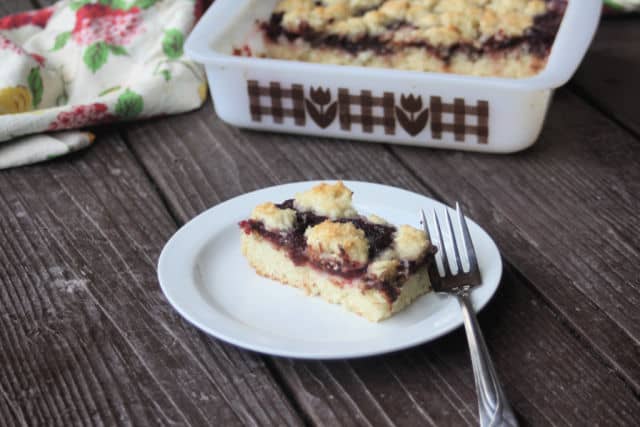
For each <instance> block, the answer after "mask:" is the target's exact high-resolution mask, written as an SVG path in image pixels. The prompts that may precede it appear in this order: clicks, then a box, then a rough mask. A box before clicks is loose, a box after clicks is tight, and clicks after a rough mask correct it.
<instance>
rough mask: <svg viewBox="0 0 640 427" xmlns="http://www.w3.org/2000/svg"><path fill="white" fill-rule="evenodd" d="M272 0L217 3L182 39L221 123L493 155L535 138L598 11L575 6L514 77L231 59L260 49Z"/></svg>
mask: <svg viewBox="0 0 640 427" xmlns="http://www.w3.org/2000/svg"><path fill="white" fill-rule="evenodd" d="M276 3H277V0H217V1H215V2H214V4H213V5H212V6H211V7H210V8H209V10H208V11H207V13H206V14H205V15H204V16H203V17H202V19H201V20H200V22H199V23H198V25H197V26H196V28H195V29H194V30H193V32H192V34H191V36H190V37H189V39H188V40H187V42H186V45H185V50H186V52H187V53H188V54H189V55H190V56H191V57H192V58H193V59H195V60H197V61H200V62H202V63H203V64H204V65H205V67H206V71H207V76H208V79H209V85H210V87H211V93H212V99H213V103H214V105H215V109H216V111H217V114H218V116H219V117H220V118H222V119H223V120H225V121H227V122H229V123H231V124H233V125H236V126H240V127H245V128H252V129H262V130H269V131H277V132H291V133H304V134H313V135H320V136H328V137H336V138H351V139H361V140H366V141H377V142H385V143H393V144H411V145H418V146H424V147H437V148H449V149H459V150H473V151H485V152H496V153H508V152H514V151H518V150H522V149H524V148H526V147H528V146H530V145H531V144H533V143H534V142H535V140H536V139H537V137H538V135H539V133H540V130H541V128H542V124H543V121H544V117H545V114H546V112H547V108H548V106H549V101H550V98H551V95H552V90H553V89H554V88H556V87H559V86H561V85H563V84H564V83H566V82H567V80H569V78H571V76H572V75H573V73H574V72H575V70H576V69H577V67H578V65H579V64H580V61H581V60H582V58H583V56H584V54H585V53H586V51H587V48H588V46H589V44H590V42H591V39H592V38H593V35H594V33H595V30H596V27H597V25H598V20H599V17H600V10H601V7H602V2H601V0H569V4H568V7H567V10H566V13H565V16H564V18H563V21H562V24H561V25H560V29H559V31H558V35H557V37H556V40H555V43H554V45H553V47H552V49H551V54H550V57H549V61H548V64H547V66H546V67H545V69H544V70H543V71H542V72H541V73H539V74H537V75H535V76H533V77H529V78H524V79H512V78H493V77H473V76H462V75H453V74H443V73H425V72H415V71H401V70H390V69H383V68H365V67H356V66H338V65H326V64H312V63H305V62H297V61H284V60H276V59H264V58H258V57H246V56H236V55H233V50H234V48H238V47H242V46H244V45H247V44H248V45H249V46H250V48H251V50H252V53H253V54H254V55H256V54H259V53H260V49H261V43H260V42H259V37H256V36H255V31H256V30H255V23H256V20H268V19H269V16H270V14H271V12H272V10H273V9H274V7H275V4H276ZM252 34H253V36H252ZM411 95H413V98H409V97H410V96H411ZM418 97H420V100H419V102H418ZM403 100H404V102H403ZM423 100H424V101H423ZM411 101H413V102H411ZM361 104H362V105H361ZM418 106H419V107H420V108H419V109H418V108H417V107H418ZM407 107H408V108H407ZM416 109H417V110H418V111H416V112H415V113H409V112H408V110H416ZM427 109H428V110H427ZM401 110H405V111H401ZM425 111H427V112H425ZM454 112H455V114H454ZM400 116H403V117H400ZM454 116H455V117H454ZM425 118H426V122H425ZM406 129H408V130H409V131H407V130H406Z"/></svg>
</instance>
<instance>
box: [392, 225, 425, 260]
mask: <svg viewBox="0 0 640 427" xmlns="http://www.w3.org/2000/svg"><path fill="white" fill-rule="evenodd" d="M393 246H394V249H395V252H396V255H397V257H398V258H400V259H403V260H408V261H415V260H417V259H419V258H422V256H423V255H424V254H425V252H426V251H427V248H428V247H429V241H428V240H427V235H426V234H425V232H424V231H422V230H418V229H417V228H414V227H411V226H409V225H402V226H400V227H399V228H398V231H397V232H396V235H395V239H394V245H393Z"/></svg>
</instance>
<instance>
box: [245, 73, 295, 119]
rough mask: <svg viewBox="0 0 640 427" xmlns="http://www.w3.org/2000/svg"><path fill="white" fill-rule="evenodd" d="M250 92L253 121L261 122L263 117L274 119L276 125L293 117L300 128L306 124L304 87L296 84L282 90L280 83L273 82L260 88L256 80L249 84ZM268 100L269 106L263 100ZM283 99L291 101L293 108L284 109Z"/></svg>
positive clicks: (250, 81)
mask: <svg viewBox="0 0 640 427" xmlns="http://www.w3.org/2000/svg"><path fill="white" fill-rule="evenodd" d="M247 90H248V91H249V109H250V110H251V119H252V120H253V121H255V122H261V121H262V117H263V116H271V117H273V121H274V122H275V123H283V122H284V118H285V117H293V121H294V123H295V124H296V125H298V126H304V125H305V123H306V120H307V119H306V118H307V116H306V114H305V110H304V90H303V89H302V85H298V84H294V85H291V88H289V89H286V88H282V87H281V85H280V83H278V82H271V83H269V86H260V85H259V84H258V82H257V81H256V80H249V81H248V82H247ZM264 99H268V100H269V103H268V105H264V104H263V100H264ZM283 99H291V100H292V103H293V108H285V107H283V103H282V101H283Z"/></svg>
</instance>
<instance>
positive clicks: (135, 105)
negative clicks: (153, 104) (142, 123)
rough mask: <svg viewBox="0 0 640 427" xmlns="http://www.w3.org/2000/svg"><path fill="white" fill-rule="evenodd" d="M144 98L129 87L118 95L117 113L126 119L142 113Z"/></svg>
mask: <svg viewBox="0 0 640 427" xmlns="http://www.w3.org/2000/svg"><path fill="white" fill-rule="evenodd" d="M143 109H144V100H143V99H142V97H141V96H140V95H138V94H137V93H135V92H134V91H132V90H131V89H127V90H125V91H124V93H123V94H122V95H120V96H119V97H118V102H117V103H116V114H117V115H118V116H119V117H122V118H125V119H131V118H134V117H136V116H137V115H139V114H140V113H142V110H143Z"/></svg>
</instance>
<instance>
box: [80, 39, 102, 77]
mask: <svg viewBox="0 0 640 427" xmlns="http://www.w3.org/2000/svg"><path fill="white" fill-rule="evenodd" d="M108 57H109V48H108V47H107V44H106V43H105V42H95V43H94V44H92V45H90V46H89V47H88V48H87V50H85V51H84V56H83V57H82V59H83V60H84V63H85V64H87V67H89V69H90V70H91V71H92V72H94V73H95V72H96V71H98V70H99V69H100V67H102V66H103V65H104V64H105V63H106V62H107V58H108Z"/></svg>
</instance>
